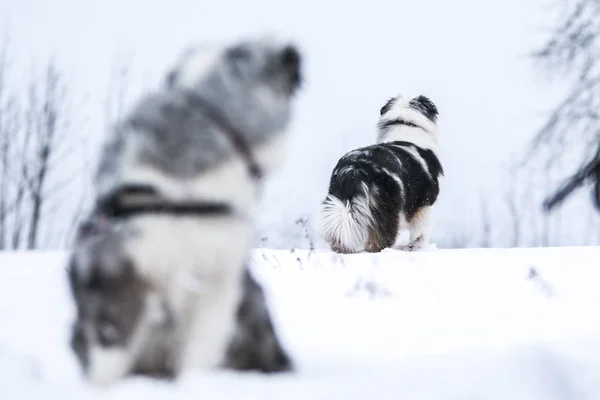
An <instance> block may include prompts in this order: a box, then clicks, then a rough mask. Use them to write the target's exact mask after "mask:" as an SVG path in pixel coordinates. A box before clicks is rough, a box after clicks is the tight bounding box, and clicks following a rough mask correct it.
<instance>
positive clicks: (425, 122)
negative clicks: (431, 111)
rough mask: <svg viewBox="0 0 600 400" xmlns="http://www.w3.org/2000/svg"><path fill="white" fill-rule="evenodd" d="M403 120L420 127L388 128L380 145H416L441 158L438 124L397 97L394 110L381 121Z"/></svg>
mask: <svg viewBox="0 0 600 400" xmlns="http://www.w3.org/2000/svg"><path fill="white" fill-rule="evenodd" d="M396 118H403V119H405V120H406V121H409V122H412V123H414V124H415V125H418V127H413V126H406V125H399V126H395V127H390V128H388V131H387V134H386V135H385V136H384V137H382V138H380V139H379V140H378V143H384V142H394V141H399V140H401V141H405V142H410V143H414V144H415V145H416V146H418V147H420V148H422V149H426V150H427V149H428V150H431V151H433V152H434V153H435V154H436V156H439V150H440V133H439V129H438V126H437V124H436V123H434V122H432V121H431V120H429V119H428V118H427V117H426V116H424V115H423V114H421V113H420V112H418V111H417V110H415V109H413V108H411V107H410V106H409V103H408V101H406V100H404V98H403V97H402V96H398V97H397V101H396V103H395V104H394V105H393V106H392V108H391V109H390V110H389V111H388V112H387V113H385V114H384V115H383V116H382V117H381V119H380V120H381V121H389V120H393V119H396Z"/></svg>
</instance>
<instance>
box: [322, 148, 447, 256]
mask: <svg viewBox="0 0 600 400" xmlns="http://www.w3.org/2000/svg"><path fill="white" fill-rule="evenodd" d="M410 149H412V150H414V151H416V152H417V154H418V155H419V157H420V158H421V159H422V160H423V161H424V162H425V164H426V165H427V171H426V170H425V169H424V168H423V166H422V164H421V162H420V161H419V160H418V159H417V158H416V157H415V156H414V155H413V154H411V152H409V151H407V150H410ZM443 174H444V170H443V168H442V165H441V163H440V161H439V160H438V158H437V156H436V155H435V153H434V152H433V151H431V150H425V149H422V148H420V147H417V146H416V145H414V144H412V143H409V142H402V141H396V142H387V143H380V144H374V145H371V146H367V147H362V148H359V149H357V150H354V151H351V152H349V153H347V154H346V155H344V156H343V157H342V158H341V159H340V160H339V161H338V163H337V165H336V166H335V168H334V170H333V173H332V176H331V180H330V184H329V194H331V195H334V196H335V197H337V198H338V199H339V200H341V201H342V202H351V201H352V200H353V199H354V198H356V197H357V196H365V197H368V198H369V209H370V212H371V215H372V216H373V219H374V221H375V228H374V231H376V232H377V234H378V240H379V242H380V243H379V246H377V247H378V248H386V247H391V246H392V245H393V244H394V242H395V240H396V237H397V235H398V229H399V226H398V223H399V215H400V212H402V213H404V215H405V217H406V219H407V220H408V221H410V220H411V219H412V218H413V217H414V216H415V214H416V213H417V212H418V211H419V210H420V209H421V208H423V207H426V206H431V205H433V204H434V203H435V201H436V200H437V197H438V195H439V191H440V188H439V178H440V177H441V176H442V175H443ZM398 181H400V182H401V183H402V185H400V184H399V183H398ZM365 189H367V191H368V193H367V191H366V190H365Z"/></svg>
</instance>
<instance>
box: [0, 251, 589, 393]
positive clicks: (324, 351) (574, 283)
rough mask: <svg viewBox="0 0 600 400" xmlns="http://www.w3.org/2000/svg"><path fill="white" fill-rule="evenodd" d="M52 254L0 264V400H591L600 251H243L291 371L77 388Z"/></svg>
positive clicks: (65, 298) (63, 293) (61, 258)
mask: <svg viewBox="0 0 600 400" xmlns="http://www.w3.org/2000/svg"><path fill="white" fill-rule="evenodd" d="M65 257H66V254H65V253H60V252H30V253H0V399H41V398H43V399H46V400H48V399H61V400H62V399H97V398H98V399H104V398H107V399H108V398H110V399H129V400H132V399H150V400H152V399H159V398H160V399H171V398H173V399H198V398H207V396H208V398H210V399H232V398H244V399H290V400H294V399H364V398H377V399H378V400H379V399H471V398H472V399H503V400H506V399H511V400H516V399H527V400H535V399H570V400H579V399H598V398H600V318H598V311H597V307H598V304H600V291H599V290H598V282H599V278H600V268H598V261H597V260H598V259H599V258H600V247H562V248H538V249H485V250H483V249H468V250H437V249H435V248H432V249H431V250H430V251H422V252H416V253H405V252H399V251H392V250H386V251H384V252H382V253H380V254H376V255H370V254H358V255H349V256H339V255H335V254H332V253H331V252H328V251H324V250H323V251H322V250H318V251H308V250H293V251H284V250H278V251H275V250H267V249H256V250H254V251H253V253H252V261H253V263H252V266H253V272H254V274H255V276H256V277H257V278H258V279H259V280H260V281H261V282H262V283H263V284H264V285H265V290H266V293H267V296H268V299H269V302H270V304H271V306H272V312H273V315H274V318H275V321H276V326H277V328H278V330H279V332H280V333H281V337H282V340H283V342H284V343H285V344H286V346H287V347H288V348H289V349H290V351H291V353H292V354H293V356H294V358H295V360H296V363H297V365H298V371H297V372H296V373H294V374H284V375H276V376H265V375H261V374H258V373H243V374H242V373H234V372H229V371H214V372H200V371H191V372H188V373H186V374H185V375H184V376H182V377H181V379H180V380H179V381H177V382H175V383H169V382H160V381H153V380H150V379H147V378H132V379H128V380H126V381H123V382H122V383H119V384H118V385H116V386H114V387H111V388H108V389H97V388H92V387H90V386H88V385H87V384H86V383H85V382H84V381H83V380H82V379H81V378H80V376H79V371H78V368H77V365H76V364H75V359H74V357H73V355H72V354H71V352H70V350H69V348H68V346H67V340H68V333H69V326H70V321H71V319H72V317H73V307H72V304H71V300H70V297H69V292H68V290H67V289H68V287H67V281H66V276H65Z"/></svg>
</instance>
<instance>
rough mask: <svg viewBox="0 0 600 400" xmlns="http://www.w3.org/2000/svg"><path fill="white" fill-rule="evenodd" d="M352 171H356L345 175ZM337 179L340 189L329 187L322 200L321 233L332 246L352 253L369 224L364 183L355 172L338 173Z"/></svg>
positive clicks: (360, 247) (364, 239) (365, 235)
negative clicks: (344, 174) (333, 189)
mask: <svg viewBox="0 0 600 400" xmlns="http://www.w3.org/2000/svg"><path fill="white" fill-rule="evenodd" d="M356 174H360V172H358V171H352V172H349V173H348V174H346V175H356ZM340 178H341V179H340ZM346 178H350V179H346ZM338 179H340V181H338V182H336V186H337V187H338V188H339V189H340V190H336V191H334V193H335V194H334V193H332V191H331V190H330V192H329V194H328V195H327V197H326V198H325V200H324V201H323V203H322V207H321V212H320V230H321V235H322V236H323V238H324V239H325V240H326V241H327V242H328V243H329V244H330V245H331V246H332V247H334V248H335V247H337V248H339V249H340V250H342V251H344V252H349V253H354V252H358V251H361V250H363V249H364V247H365V244H366V242H367V239H368V235H369V230H370V229H371V227H372V226H373V216H372V214H371V210H370V208H369V198H368V196H367V186H366V184H365V182H364V181H363V180H362V179H361V177H359V176H354V177H352V176H344V177H340V176H338ZM344 181H345V182H344ZM330 189H331V188H330Z"/></svg>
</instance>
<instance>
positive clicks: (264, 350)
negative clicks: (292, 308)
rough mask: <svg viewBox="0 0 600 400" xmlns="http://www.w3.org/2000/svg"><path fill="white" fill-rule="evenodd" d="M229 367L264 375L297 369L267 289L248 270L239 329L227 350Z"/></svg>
mask: <svg viewBox="0 0 600 400" xmlns="http://www.w3.org/2000/svg"><path fill="white" fill-rule="evenodd" d="M225 366H226V367H227V368H232V369H236V370H257V371H261V372H285V371H291V370H292V369H293V364H292V360H291V359H290V357H289V355H288V354H287V352H286V351H285V349H284V348H283V347H282V346H281V344H280V343H279V340H278V339H277V334H276V332H275V328H274V327H273V323H272V322H271V316H270V315H269V309H268V308H267V304H266V300H265V296H264V293H263V290H262V288H261V287H260V286H259V285H258V283H257V282H256V281H255V280H254V278H253V277H252V275H251V274H250V272H249V271H248V270H247V269H246V270H245V271H244V281H243V296H242V301H241V303H240V306H239V308H238V311H237V328H236V332H235V336H234V337H233V339H232V341H231V343H230V345H229V348H228V349H227V354H226V356H225Z"/></svg>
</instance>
